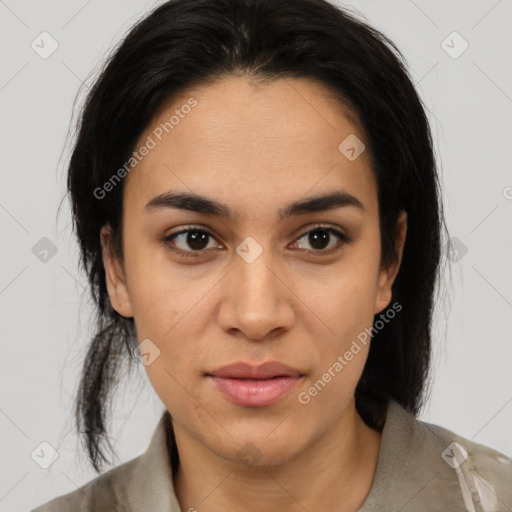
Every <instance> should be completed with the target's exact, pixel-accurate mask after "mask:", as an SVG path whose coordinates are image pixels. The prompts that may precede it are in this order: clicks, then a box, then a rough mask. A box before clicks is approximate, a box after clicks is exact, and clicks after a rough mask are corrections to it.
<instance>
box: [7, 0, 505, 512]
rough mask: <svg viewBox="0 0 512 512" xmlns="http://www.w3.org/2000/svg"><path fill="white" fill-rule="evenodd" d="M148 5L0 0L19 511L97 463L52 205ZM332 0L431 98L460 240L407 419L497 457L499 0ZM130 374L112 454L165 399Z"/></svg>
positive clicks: (10, 455)
mask: <svg viewBox="0 0 512 512" xmlns="http://www.w3.org/2000/svg"><path fill="white" fill-rule="evenodd" d="M158 3H161V2H158ZM153 5H155V3H154V2H144V1H142V0H123V1H121V0H115V1H114V0H109V1H108V2H99V1H98V0H89V1H83V0H76V1H67V2H64V1H62V2H56V1H53V2H52V1H37V2H36V1H34V0H32V1H23V0H0V38H1V44H0V52H1V67H0V108H1V113H2V115H1V118H0V130H1V132H0V141H1V144H2V153H1V154H2V162H1V166H0V169H1V170H0V173H1V178H0V179H1V182H0V183H1V187H0V230H1V231H0V232H1V237H0V244H1V268H0V312H1V327H0V335H1V337H2V350H3V353H2V357H1V359H0V379H1V383H0V429H1V436H0V440H1V454H0V460H1V468H0V511H7V510H9V511H10V512H14V511H20V510H27V508H32V507H34V506H36V505H38V504H41V503H43V502H45V501H47V500H49V499H51V498H53V497H55V496H57V495H60V494H64V493H67V492H69V491H72V490H74V489H76V488H77V487H78V486H80V485H82V484H84V483H85V482H86V481H88V480H90V479H91V478H93V477H95V476H96V474H95V473H93V471H92V470H90V469H89V467H88V465H87V464H86V458H85V454H84V453H83V452H80V451H79V450H78V446H79V445H78V442H77V437H76V435H75V433H74V431H73V430H72V428H73V422H72V409H71V406H72V400H73V396H74V393H75V391H76V387H77V382H78V374H79V371H80V369H81V363H82V359H83V356H84V350H85V347H86V344H87V342H88V337H89V335H90V334H91V330H90V325H91V317H90V313H91V307H90V300H89V298H88V295H87V290H86V282H87V281H86V278H85V276H84V275H82V274H80V273H79V272H78V270H77V261H78V250H77V246H76V243H75V240H74V239H73V237H72V231H71V226H70V215H69V205H68V202H67V200H65V201H64V202H63V203H62V208H61V211H60V215H59V216H57V208H58V206H59V204H60V203H61V200H62V198H63V197H64V194H65V165H66V159H67V157H68V156H69V140H68V145H65V141H66V137H67V136H68V128H69V127H70V122H71V115H72V112H73V111H74V112H75V115H76V112H77V108H78V107H79V106H80V105H81V98H83V93H84V92H86V89H87V87H88V84H90V83H91V78H92V77H93V74H94V72H95V71H96V70H97V69H98V66H99V65H101V63H102V62H103V59H104V55H105V53H106V52H107V51H108V50H109V49H110V48H111V47H112V46H113V45H114V44H115V43H116V42H117V41H118V40H119V39H120V38H121V37H122V36H123V35H124V34H125V33H126V31H127V30H128V29H129V27H130V26H131V25H132V24H133V23H134V22H135V21H136V20H137V19H138V18H139V17H140V16H142V15H143V13H145V12H146V11H147V10H148V9H149V8H150V7H151V6H153ZM344 5H347V6H354V8H357V10H358V11H359V12H360V13H361V15H363V16H365V17H366V19H367V20H368V21H369V22H370V23H371V24H372V25H374V26H375V27H376V28H378V29H381V30H382V31H384V33H385V34H386V35H388V36H389V37H391V39H392V40H393V41H395V43H396V44H397V45H398V47H399V48H400V49H401V50H402V51H403V53H404V54H405V56H406V57H407V60H408V62H409V66H410V70H411V74H412V76H413V77H414V80H415V81H416V83H417V86H418V88H419V90H420V93H421V95H422V98H423V100H424V101H425V103H426V105H427V107H428V109H429V111H430V112H429V117H430V119H431V122H432V128H433V131H434V135H435V140H436V148H437V152H438V157H439V159H440V165H441V167H442V182H443V187H444V194H445V195H444V201H445V208H446V215H447V220H448V227H449V230H450V236H451V237H456V238H457V239H458V240H459V241H460V242H455V243H454V247H456V248H459V249H458V251H459V252H457V253H454V259H456V260H457V261H456V262H454V263H453V282H452V285H450V281H449V280H448V276H446V286H445V287H444V292H443V293H444V294H445V295H446V299H445V300H444V301H441V300H440V301H439V308H438V312H437V316H436V322H435V329H434V330H435V335H436V344H435V358H434V377H435V382H434V385H433V386H432V392H431V399H430V402H429V405H428V406H427V407H426V408H425V409H424V411H423V412H422V414H421V416H420V417H421V419H424V420H426V421H429V422H431V423H436V424H440V425H442V426H444V427H446V428H448V429H450V430H453V431H455V432H457V433H458V434H460V435H463V436H464V437H467V438H469V439H472V440H474V441H477V442H480V443H483V444H486V445H488V446H492V447H494V448H496V449H498V450H500V451H502V452H504V453H506V454H507V455H508V456H510V455H512V436H511V435H510V433H511V431H512V429H511V427H512V382H511V381H512V337H511V334H510V330H511V328H512V272H511V270H510V264H511V262H512V229H511V226H512V165H511V164H512V153H511V151H510V141H511V140H512V126H511V114H512V72H511V62H512V60H511V56H512V38H511V37H510V32H509V31H510V26H511V24H512V1H511V0H499V1H496V0H485V1H484V0H482V1H467V0H464V1H462V0H460V1H451V2H446V1H440V0H436V1H429V2H427V1H425V0H423V1H420V0H417V1H416V2H414V1H412V0H388V1H382V0H380V1H379V0H366V1H360V2H346V3H344ZM43 31H47V32H48V33H49V34H51V36H52V38H54V39H55V40H56V41H57V43H58V48H57V50H56V51H55V52H54V53H53V54H52V55H50V56H49V57H48V58H46V59H43V58H41V57H40V56H39V54H38V53H36V51H34V50H33V49H32V47H31V43H32V42H33V41H34V40H35V41H36V43H37V42H38V41H40V37H39V35H40V34H41V32H43ZM453 31H457V32H458V33H459V34H460V35H461V36H462V38H464V40H466V41H467V43H468V44H469V47H468V48H467V50H466V51H465V52H464V53H462V54H461V55H460V56H458V57H457V58H453V56H454V55H455V54H456V53H459V52H460V50H461V49H462V48H463V46H462V44H463V41H462V40H461V39H460V38H459V39H458V36H453V35H452V36H450V34H452V32H453ZM448 36H450V37H448ZM447 37H448V39H447ZM46 41H47V43H48V44H45V48H46V49H48V48H49V47H50V46H49V40H46ZM443 41H445V43H443ZM445 50H447V51H448V53H447V51H445ZM450 52H451V54H452V56H450V55H449V53H450ZM83 81H85V83H86V85H85V86H84V87H83V88H82V89H83V90H82V92H81V94H80V95H79V97H78V99H77V103H76V105H75V107H73V103H74V99H75V95H76V94H77V91H78V89H79V86H81V84H82V82H83ZM73 108H74V110H73ZM43 237H46V238H48V239H49V240H50V241H51V242H52V244H54V245H55V247H56V249H57V252H56V254H55V255H53V256H52V257H50V256H51V253H50V254H49V255H48V257H47V258H48V260H47V261H46V262H43V261H41V260H40V259H39V258H38V257H36V255H35V254H34V253H33V252H32V248H33V247H34V246H36V244H38V243H40V244H45V243H46V244H48V242H47V241H44V242H40V240H41V239H42V238H43ZM460 244H463V246H462V245H460ZM36 247H37V246H36ZM460 247H465V248H466V249H467V252H466V253H465V254H463V253H462V252H461V251H460ZM139 377H140V378H138V379H133V380H132V382H125V385H123V386H122V389H121V390H120V393H119V394H118V395H117V402H116V412H115V418H114V421H113V424H112V443H113V445H114V447H115V448H116V449H117V451H118V456H119V457H118V459H117V460H116V461H115V463H114V465H117V464H119V463H121V462H124V461H126V460H129V459H131V458H133V457H135V456H136V455H139V454H140V453H142V452H143V451H144V450H145V448H146V446H147V444H148V442H149V438H150V435H151V433H152V431H153V429H154V427H155V425H156V422H157V420H158V418H159V417H160V414H161V412H162V411H163V410H164V409H163V405H162V403H161V402H160V400H159V399H158V398H157V397H156V395H155V394H154V392H153V391H152V389H151V387H150V385H149V383H148V381H147V379H146V377H145V374H144V373H143V372H142V371H140V372H139ZM41 442H47V443H50V444H51V445H52V446H53V447H55V448H56V449H57V451H58V453H59V457H58V459H57V460H56V461H55V462H54V463H53V464H52V465H51V466H50V467H49V469H42V468H41V467H39V465H37V464H36V463H35V462H34V460H33V459H32V458H31V453H32V452H33V451H34V449H36V448H37V447H39V445H40V443H41Z"/></svg>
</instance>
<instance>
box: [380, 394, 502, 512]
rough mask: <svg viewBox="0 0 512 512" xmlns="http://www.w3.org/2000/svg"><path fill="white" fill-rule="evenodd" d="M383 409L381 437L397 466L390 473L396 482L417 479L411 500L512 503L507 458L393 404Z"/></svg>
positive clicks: (487, 505)
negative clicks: (384, 420)
mask: <svg viewBox="0 0 512 512" xmlns="http://www.w3.org/2000/svg"><path fill="white" fill-rule="evenodd" d="M389 412H390V417H389V419H390V424H389V425H388V432H387V436H388V438H389V439H390V440H392V441H393V442H392V443H389V444H390V445H391V444H392V445H393V446H391V447H389V449H388V455H389V457H391V458H392V459H394V461H395V462H398V463H399V464H400V466H401V469H400V470H394V471H393V474H394V475H395V476H398V478H399V480H400V481H402V482H408V483H409V484H411V483H412V482H413V481H414V483H417V484H418V489H417V494H416V495H414V497H413V496H412V495H410V497H411V499H413V501H414V500H417V501H418V504H419V503H420V502H422V504H423V503H425V504H427V503H432V500H433V501H439V504H440V505H441V504H442V503H445V501H446V502H447V500H453V503H457V504H458V505H459V504H460V505H461V506H465V507H466V509H468V510H475V511H477V512H478V511H484V510H485V511H486V512H487V511H501V510H510V509H511V508H512V459H510V458H509V457H507V456H505V455H504V454H503V453H501V452H499V451H497V450H495V449H493V448H490V447H488V446H485V445H483V444H480V443H477V442H475V441H473V440H470V439H467V438H465V437H463V436H460V435H458V434H456V433H455V432H452V431H451V430H448V429H446V428H443V427H441V426H439V425H435V424H432V423H428V422H425V421H421V420H419V419H418V418H416V417H415V416H414V415H412V414H410V413H409V412H407V411H406V410H405V409H403V408H402V407H401V406H399V405H398V404H396V403H393V402H392V403H391V404H390V409H389ZM389 457H388V458H389ZM388 467H389V466H388ZM420 484H421V485H420ZM398 485H400V484H398ZM397 490H398V489H397ZM405 494H407V493H405V492H404V495H405ZM449 496H451V497H449ZM454 496H456V498H454ZM450 504H451V503H450Z"/></svg>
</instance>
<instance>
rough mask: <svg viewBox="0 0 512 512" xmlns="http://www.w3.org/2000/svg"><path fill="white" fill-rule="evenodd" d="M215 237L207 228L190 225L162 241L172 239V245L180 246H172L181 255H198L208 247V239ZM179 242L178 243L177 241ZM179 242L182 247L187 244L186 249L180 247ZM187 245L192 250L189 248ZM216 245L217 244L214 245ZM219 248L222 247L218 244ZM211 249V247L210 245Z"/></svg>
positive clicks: (166, 241) (165, 241)
mask: <svg viewBox="0 0 512 512" xmlns="http://www.w3.org/2000/svg"><path fill="white" fill-rule="evenodd" d="M209 238H211V239H213V235H212V234H211V233H210V232H209V231H206V230H205V229H200V228H194V227H190V228H188V229H184V230H182V231H179V232H178V233H174V234H172V235H169V236H167V237H165V238H164V239H163V240H162V241H163V242H164V243H168V242H171V241H172V245H175V246H178V249H174V248H171V249H172V250H173V251H174V252H176V253H177V254H180V255H181V256H192V257H194V256H198V254H194V253H200V252H204V251H205V250H206V249H208V248H209V247H208V239H209ZM176 242H177V243H176ZM179 243H181V244H182V247H183V246H185V250H183V249H180V248H179ZM186 246H188V247H189V248H191V249H192V250H187V249H186ZM214 246H215V245H214ZM216 247H217V248H220V247H219V246H218V245H217V246H216ZM210 249H211V247H210Z"/></svg>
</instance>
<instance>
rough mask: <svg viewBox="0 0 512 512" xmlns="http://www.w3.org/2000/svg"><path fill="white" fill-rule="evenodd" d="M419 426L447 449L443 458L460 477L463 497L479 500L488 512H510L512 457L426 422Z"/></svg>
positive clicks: (440, 445) (443, 451)
mask: <svg viewBox="0 0 512 512" xmlns="http://www.w3.org/2000/svg"><path fill="white" fill-rule="evenodd" d="M419 424H420V428H423V429H426V430H427V431H428V432H429V433H430V435H431V436H432V437H433V438H435V439H436V440H437V441H438V446H439V448H443V450H442V452H441V458H442V459H443V461H444V462H445V463H446V465H447V466H448V467H449V468H450V469H451V470H452V472H454V473H455V475H457V477H458V480H459V484H460V486H461V488H462V489H463V495H464V494H467V495H468V496H469V495H471V497H472V499H473V500H479V501H480V503H481V504H482V505H483V506H484V508H485V510H509V509H510V507H512V459H511V458H510V457H507V456H506V455H505V454H503V453H501V452H499V451H497V450H495V449H493V448H491V447H489V446H485V445H483V444H480V443H477V442H475V441H472V440H470V439H467V438H465V437H462V436H460V435H458V434H456V433H454V432H452V431H450V430H447V429H445V428H443V427H441V426H439V425H434V424H431V423H426V422H422V421H419ZM466 486H467V487H466ZM464 491H465V492H464Z"/></svg>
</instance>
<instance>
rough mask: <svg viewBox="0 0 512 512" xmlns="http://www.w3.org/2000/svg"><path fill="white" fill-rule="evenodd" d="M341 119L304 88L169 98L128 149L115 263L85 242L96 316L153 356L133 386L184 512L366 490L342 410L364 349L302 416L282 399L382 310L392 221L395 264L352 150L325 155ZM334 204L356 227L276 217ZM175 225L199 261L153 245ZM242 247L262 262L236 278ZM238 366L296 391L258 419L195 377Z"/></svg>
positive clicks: (345, 501)
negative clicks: (93, 261)
mask: <svg viewBox="0 0 512 512" xmlns="http://www.w3.org/2000/svg"><path fill="white" fill-rule="evenodd" d="M191 97H193V98H195V99H196V100H197V102H198V103H197V106H196V107H195V108H194V109H192V110H191V112H190V113H189V114H188V115H186V116H184V118H183V119H180V122H179V124H177V125H176V126H174V128H173V130H172V131H170V133H169V134H164V137H163V138H162V140H161V141H157V139H155V137H154V135H152V132H153V130H154V129H155V127H156V126H158V125H159V123H161V122H165V121H167V120H169V118H170V116H171V115H172V114H173V113H174V111H175V109H177V108H178V109H179V108H180V107H181V106H182V105H184V104H185V103H186V102H187V101H188V99H189V98H191ZM345 114H349V111H348V110H347V109H346V108H344V107H342V105H341V104H340V103H339V102H336V101H335V99H334V98H333V96H332V94H330V93H329V90H327V89H326V88H325V87H324V86H323V85H322V84H319V83H318V82H316V81H313V80H309V79H302V78H300V79H280V80H277V81H275V82H272V83H267V84H258V85H256V84H254V83H252V82H250V81H249V79H247V78H245V77H227V78H224V79H222V80H220V81H217V82H215V83H213V84H211V85H208V86H207V87H201V88H194V89H189V90H187V91H185V92H184V93H183V94H181V95H180V96H177V97H175V98H173V99H172V101H169V102H168V103H167V104H166V105H165V106H164V107H163V108H162V109H161V110H160V112H159V113H158V115H157V116H156V118H155V119H154V120H153V121H152V122H151V123H150V125H148V127H147V129H146V131H145V132H144V133H143V134H142V136H141V137H140V139H139V144H138V145H137V147H138V146H139V145H141V144H143V143H144V141H146V140H147V137H148V136H152V137H153V138H154V139H155V140H156V141H157V142H158V143H157V145H156V147H154V148H153V149H151V151H150V152H149V154H148V155H147V156H145V157H144V159H143V160H142V161H141V162H140V163H139V164H138V165H137V166H136V168H135V169H134V170H133V171H131V173H130V174H129V175H128V176H127V178H126V182H125V190H124V199H123V201H124V203H123V204H124V218H123V240H124V246H123V249H124V255H125V258H124V262H123V263H121V262H119V261H118V260H116V259H115V258H114V257H113V256H112V251H111V250H110V244H109V241H110V231H109V227H108V226H105V227H104V229H103V230H102V233H101V239H102V245H103V254H104V264H105V267H106V271H107V286H108V292H109V295H110V299H111V303H112V306H113V307H114V309H115V310H116V311H117V312H119V313H120V314H121V315H123V316H126V317H134V318H135V324H136V328H137V334H138V340H139V342H141V341H142V340H144V339H147V338H148V339H150V340H151V341H152V343H154V344H155V345H156V346H157V347H158V349H159V350H160V355H159V357H157V358H156V359H155V360H154V361H153V362H152V363H151V364H150V365H148V366H146V371H147V375H148V378H149V380H150V382H151V384H152V386H153V387H154V389H155V391H156V393H157V394H158V396H159V397H160V399H161V400H162V402H163V403H164V405H165V406H166V407H167V409H168V410H169V411H170V413H171V415H172V418H173V425H174V430H175V435H176V442H177V446H178V451H179V454H180V467H179V470H178V472H177V474H175V475H174V484H175V489H176V494H177V497H178V500H179V502H180V505H181V508H182V510H189V508H190V507H194V508H195V509H197V510H198V511H201V512H202V511H225V510H244V511H266V512H268V511H274V510H275V511H277V510H279V511H281V512H282V511H283V510H284V511H296V510H297V511H299V510H301V511H302V510H304V509H305V510H343V511H356V510H357V509H358V508H359V507H360V505H361V504H362V503H363V501H364V499H365V497H366V496H367V494H368V492H369V490H370V487H371V485H372V481H373V477H374V473H375V467H376V463H377V458H378V451H379V447H380V437H381V436H380V433H379V432H377V431H375V430H373V429H371V428H369V427H368V426H366V425H365V424H364V422H363V421H362V419H361V417H360V416H359V415H358V414H357V412H356V410H355V402H354V390H355V387H356V385H357V382H358V380H359V378H360V375H361V373H362V371H363V367H364V364H365V361H366V358H367V354H368V349H369V344H368V345H366V346H364V345H362V349H361V351H360V352H358V353H357V354H356V355H355V356H354V357H353V359H352V360H351V361H350V362H349V363H348V364H347V365H346V366H345V367H344V368H343V370H342V371H341V372H339V373H337V374H336V377H334V378H332V379H331V381H330V382H329V383H328V384H327V385H326V386H325V388H324V389H323V390H322V391H321V392H319V393H318V394H317V395H316V396H314V397H312V398H311V401H310V402H309V403H308V404H307V405H305V404H302V403H300V402H299V400H298V395H299V393H300V392H303V391H307V390H308V389H309V388H310V387H311V386H312V385H313V384H314V383H315V382H316V381H317V380H318V379H320V378H321V377H322V375H323V374H324V373H325V372H326V371H327V370H328V369H329V368H330V367H332V365H333V364H334V363H335V361H336V360H337V358H338V356H343V354H344V353H345V352H346V351H347V350H348V349H349V348H350V346H351V344H352V342H353V341H354V340H357V335H358V334H360V333H361V332H362V331H364V329H365V328H368V329H369V328H370V327H371V326H372V325H373V319H374V315H375V314H377V313H379V312H381V311H383V310H384V309H385V308H386V307H387V306H388V305H389V304H390V301H391V286H392V283H393V280H394V279H395V277H396V274H397V272H398V268H399V265H400V260H401V255H402V250H403V244H404V241H405V236H406V215H405V212H402V215H401V217H400V224H399V228H398V229H397V231H396V248H397V253H398V255H399V258H398V260H397V261H396V262H394V263H393V264H392V265H390V266H389V267H387V268H379V263H380V233H379V214H378V198H377V184H376V181H375V177H374V175H373V171H372V169H371V167H370V160H369V155H368V151H364V152H363V153H362V154H361V155H360V156H359V157H358V158H357V159H356V160H354V161H350V160H349V159H347V158H346V157H345V156H344V155H343V154H342V153H341V152H340V150H339V149H338V145H339V144H340V142H341V141H342V140H344V139H345V138H346V137H347V136H348V135H349V134H355V135H356V136H357V137H358V138H359V139H360V140H362V141H363V142H364V140H365V135H364V133H362V131H361V130H360V129H359V128H358V126H357V124H355V123H354V122H352V121H350V119H352V120H353V119H355V118H354V117H353V116H350V115H345ZM170 190H172V191H173V192H193V193H195V194H200V195H203V196H207V197H209V198H211V199H215V200H217V201H220V202H222V203H225V204H226V205H228V206H229V208H230V209H231V210H233V211H234V212H236V213H237V216H236V217H233V218H232V219H225V218H218V217H216V216H213V215H205V214H200V213H195V212H189V211H185V210H178V209H165V208H162V209H158V210H153V211H146V210H145V205H146V203H147V202H148V201H149V200H150V199H151V198H153V197H154V196H157V195H159V194H161V193H163V192H167V191H170ZM339 190H344V191H346V192H349V193H350V194H352V195H354V196H355V197H357V198H358V199H359V200H360V201H361V203H362V204H363V206H364V211H362V210H359V209H358V208H356V207H354V206H345V207H342V208H338V209H334V210H330V211H325V212H315V213H307V214H302V215H297V216H294V217H290V218H287V219H284V220H279V218H278V213H277V212H278V209H280V208H281V207H284V206H285V205H287V204H289V203H291V202H292V201H295V200H298V199H304V198H306V197H311V196H314V195H317V194H321V193H327V192H332V191H339ZM319 224H326V225H327V226H329V227H332V228H334V229H337V230H338V231H340V232H342V233H346V234H348V235H349V236H350V237H351V238H352V241H350V242H345V243H344V242H343V241H340V240H339V239H338V238H337V237H336V236H335V235H331V237H330V238H328V239H327V240H326V241H325V243H324V245H323V246H322V245H320V249H317V248H315V246H314V245H313V244H312V243H311V239H309V241H308V236H307V233H308V231H310V230H311V229H313V228H316V227H317V226H318V225H319ZM190 226H192V227H197V228H202V229H206V230H207V231H209V232H210V233H211V234H212V237H211V238H209V239H207V241H206V242H205V244H204V247H205V249H203V252H202V253H201V255H199V256H195V257H184V256H179V255H178V254H176V253H173V251H172V250H171V248H172V247H175V248H178V249H181V250H183V251H189V252H192V251H193V250H194V248H193V247H191V246H190V245H188V244H187V238H186V236H187V235H186V234H185V235H182V236H180V237H179V238H178V239H176V238H175V239H174V241H168V242H166V243H162V239H163V238H164V237H165V236H167V235H170V234H173V233H177V232H179V231H181V230H183V229H185V228H189V227H190ZM304 234H306V236H304ZM249 236H250V237H253V238H254V239H255V240H256V241H257V243H258V244H259V245H260V246H261V248H262V251H263V252H262V253H261V254H260V255H259V257H258V258H256V259H255V260H254V261H253V262H252V263H247V261H245V260H244V259H243V258H242V257H240V256H239V254H238V253H237V252H236V248H237V247H238V246H239V245H240V244H241V243H242V242H243V241H244V239H245V238H246V237H249ZM334 247H338V249H334V250H333V249H331V248H334ZM315 251H316V252H315ZM322 251H324V253H325V254H324V255H322ZM196 255H197V250H196ZM360 345H361V344H360ZM240 360H243V361H248V362H251V363H253V364H259V363H262V362H265V361H270V360H278V361H281V362H283V363H285V364H288V365H289V366H291V367H292V368H295V369H298V370H299V371H301V372H302V373H303V374H304V377H303V378H302V380H301V381H300V382H299V383H298V384H297V386H296V387H295V388H294V389H292V391H291V392H290V393H289V394H287V395H286V396H285V397H284V398H282V399H281V400H280V401H279V402H277V403H276V404H274V405H271V406H267V407H258V408H255V407H242V406H239V405H236V404H233V403H231V402H229V401H228V400H226V398H224V396H223V395H221V394H220V393H219V391H217V389H216V388H215V386H214V385H213V384H212V382H211V380H210V379H209V378H207V377H205V375H204V373H205V372H208V371H211V370H214V369H216V368H219V367H220V366H223V365H225V364H228V363H232V362H235V361H240ZM248 443H251V446H253V447H255V449H256V450H257V453H258V457H257V460H255V461H254V463H253V464H252V465H248V464H244V463H243V462H242V461H241V459H240V457H239V451H240V450H242V453H243V450H247V446H249V445H248Z"/></svg>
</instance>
